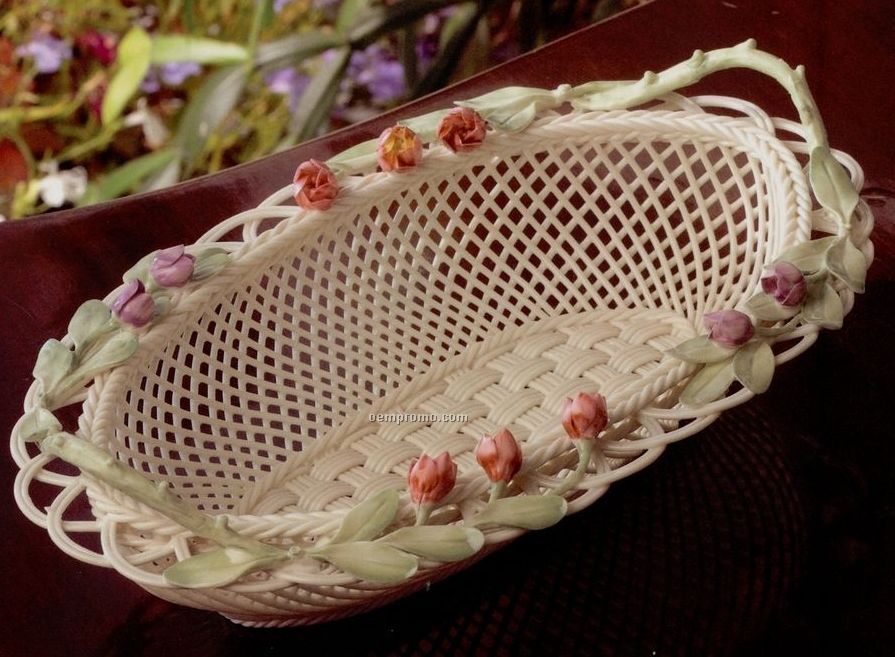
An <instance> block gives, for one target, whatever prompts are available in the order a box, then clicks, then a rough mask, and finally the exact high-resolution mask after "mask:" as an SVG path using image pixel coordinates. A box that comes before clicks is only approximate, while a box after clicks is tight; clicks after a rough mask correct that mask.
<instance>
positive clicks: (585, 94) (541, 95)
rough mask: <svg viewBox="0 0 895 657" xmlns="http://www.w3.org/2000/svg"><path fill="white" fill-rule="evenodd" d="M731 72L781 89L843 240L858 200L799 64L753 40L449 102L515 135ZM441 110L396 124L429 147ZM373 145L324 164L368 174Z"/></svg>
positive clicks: (815, 183) (819, 193)
mask: <svg viewBox="0 0 895 657" xmlns="http://www.w3.org/2000/svg"><path fill="white" fill-rule="evenodd" d="M731 68H747V69H752V70H754V71H758V72H760V73H764V74H765V75H768V76H770V77H771V78H773V79H774V80H776V81H777V82H778V83H780V85H781V86H783V88H784V89H786V91H788V92H789V95H790V97H791V98H792V101H793V104H794V105H795V107H796V110H797V111H798V113H799V120H800V121H801V123H802V125H803V126H804V128H805V136H806V141H807V143H808V146H809V151H810V165H809V171H808V173H809V178H810V181H809V182H810V184H811V188H812V190H813V191H814V195H815V196H816V197H817V200H818V201H819V202H820V204H821V205H822V206H823V207H824V208H826V209H827V210H829V211H830V212H831V213H832V214H833V215H835V216H836V217H837V218H838V220H839V224H840V231H839V233H840V236H845V235H848V234H849V233H850V231H851V226H852V215H853V214H854V212H855V208H856V207H857V205H858V201H859V198H858V193H857V191H856V190H855V188H854V186H853V185H852V183H851V179H850V178H849V175H848V173H847V172H846V170H845V168H844V167H843V166H842V164H840V163H839V161H838V160H836V158H835V157H833V155H832V153H831V152H830V147H829V144H828V143H827V133H826V130H825V128H824V124H823V120H822V119H821V116H820V112H819V111H818V109H817V104H816V103H815V102H814V98H813V97H812V95H811V91H810V90H809V89H808V84H807V83H806V81H805V67H804V66H801V65H799V66H796V67H795V68H792V67H790V66H789V64H787V63H786V62H785V61H783V60H782V59H780V58H779V57H776V56H774V55H771V54H770V53H767V52H764V51H762V50H758V49H757V48H756V42H755V39H748V40H747V41H744V42H743V43H740V44H738V45H736V46H732V47H730V48H719V49H717V50H710V51H709V52H703V51H701V50H696V51H694V52H693V55H692V56H691V57H690V58H689V59H687V60H686V61H683V62H681V63H679V64H675V65H674V66H672V67H670V68H667V69H665V70H663V71H660V72H658V73H655V72H653V71H647V72H646V73H644V74H643V76H642V77H641V78H640V79H639V80H614V81H601V82H585V83H584V84H580V85H577V86H572V85H569V84H562V85H560V86H558V87H556V88H555V89H541V88H537V87H505V88H503V89H498V90H496V91H492V92H489V93H486V94H484V95H482V96H478V97H476V98H471V99H468V100H463V101H458V102H457V103H456V105H458V106H460V107H468V108H470V109H473V110H476V111H477V112H478V113H479V114H481V115H482V116H483V117H484V118H485V119H487V120H488V122H489V123H490V124H491V125H492V126H493V127H494V128H496V129H499V130H502V131H507V132H516V131H519V130H523V129H524V128H526V127H528V125H530V124H531V123H532V122H533V121H534V120H535V119H536V118H537V116H538V114H539V113H540V112H543V111H545V110H553V109H557V108H559V107H561V106H562V105H564V104H566V103H571V105H572V107H573V108H575V109H580V110H586V111H602V110H619V109H628V108H631V107H636V106H638V105H642V104H644V103H646V102H649V101H651V100H655V99H656V98H658V97H660V96H663V95H665V94H668V93H671V92H673V91H676V90H678V89H681V88H683V87H687V86H689V85H691V84H694V83H696V82H699V81H700V80H701V79H703V78H704V77H706V76H708V75H710V74H712V73H715V72H717V71H723V70H726V69H731ZM448 111H449V110H447V109H442V110H437V111H435V112H431V113H429V114H424V115H422V116H418V117H415V118H412V119H407V120H403V121H400V123H401V124H402V125H406V126H407V127H409V128H411V129H412V130H413V131H414V132H416V133H417V135H418V136H419V137H420V139H421V140H422V141H424V142H433V141H435V140H436V132H437V126H438V123H439V122H440V120H441V118H442V117H444V115H445V114H446V113H447V112H448ZM376 145H377V140H376V139H372V140H369V141H365V142H362V143H360V144H357V145H356V146H354V147H352V148H349V149H348V150H346V151H343V152H342V153H339V154H338V155H335V156H333V157H331V158H330V159H329V160H327V165H328V166H329V167H330V168H331V169H333V170H334V171H336V172H337V173H338V174H340V175H351V174H355V173H365V172H368V171H372V170H374V169H375V167H376Z"/></svg>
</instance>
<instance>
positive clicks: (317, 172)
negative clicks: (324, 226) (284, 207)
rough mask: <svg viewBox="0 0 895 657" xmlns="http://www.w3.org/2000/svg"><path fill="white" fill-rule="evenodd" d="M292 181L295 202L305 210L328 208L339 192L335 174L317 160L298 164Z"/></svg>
mask: <svg viewBox="0 0 895 657" xmlns="http://www.w3.org/2000/svg"><path fill="white" fill-rule="evenodd" d="M292 182H293V187H292V191H293V195H294V197H295V202H296V203H298V205H299V207H302V208H305V209H306V210H328V209H329V208H330V206H331V205H332V204H333V201H334V200H335V199H336V196H337V195H338V194H339V182H338V180H336V174H335V173H333V171H332V169H330V168H329V167H328V166H326V165H325V164H323V163H322V162H318V161H317V160H308V161H307V162H302V163H301V164H300V165H298V168H297V169H296V170H295V177H294V178H293V179H292Z"/></svg>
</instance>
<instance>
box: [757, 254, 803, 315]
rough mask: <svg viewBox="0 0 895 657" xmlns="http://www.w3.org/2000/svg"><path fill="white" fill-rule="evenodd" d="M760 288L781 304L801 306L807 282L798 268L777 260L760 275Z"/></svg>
mask: <svg viewBox="0 0 895 657" xmlns="http://www.w3.org/2000/svg"><path fill="white" fill-rule="evenodd" d="M761 289H762V290H764V292H765V294H767V295H768V296H770V297H772V298H773V299H774V300H775V301H776V302H777V303H779V304H780V305H781V306H788V307H795V306H801V305H802V302H803V301H804V300H805V297H806V296H807V295H808V283H806V282H805V277H804V276H803V275H802V272H801V271H799V268H798V267H796V266H795V265H793V264H792V263H789V262H778V263H777V264H776V265H774V266H773V267H772V268H771V269H770V271H768V272H767V273H766V274H765V275H764V276H762V277H761Z"/></svg>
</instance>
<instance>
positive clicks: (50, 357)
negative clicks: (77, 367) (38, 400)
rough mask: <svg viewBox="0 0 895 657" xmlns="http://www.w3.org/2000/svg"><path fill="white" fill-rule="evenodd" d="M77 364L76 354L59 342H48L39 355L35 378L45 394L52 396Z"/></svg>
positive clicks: (34, 372) (35, 365) (35, 367)
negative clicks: (54, 390)
mask: <svg viewBox="0 0 895 657" xmlns="http://www.w3.org/2000/svg"><path fill="white" fill-rule="evenodd" d="M74 362H75V354H74V352H73V351H72V350H71V349H69V348H68V347H66V346H65V345H64V344H62V343H61V342H59V340H53V339H51V340H47V341H46V342H44V344H43V346H42V347H41V348H40V351H39V352H38V354H37V361H36V362H35V363H34V370H33V372H32V373H33V374H34V378H35V379H37V380H38V382H39V383H40V385H41V387H42V388H43V391H44V393H45V394H47V395H50V394H51V393H52V392H53V389H54V388H55V387H56V386H57V385H58V384H59V382H60V381H61V380H62V379H63V378H64V377H65V376H66V375H67V374H68V373H69V372H71V369H72V367H73V366H74Z"/></svg>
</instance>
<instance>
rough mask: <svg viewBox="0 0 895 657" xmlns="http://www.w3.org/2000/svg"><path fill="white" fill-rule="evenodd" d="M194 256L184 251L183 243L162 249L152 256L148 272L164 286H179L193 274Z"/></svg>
mask: <svg viewBox="0 0 895 657" xmlns="http://www.w3.org/2000/svg"><path fill="white" fill-rule="evenodd" d="M195 263H196V258H195V257H193V256H191V255H190V254H188V253H186V251H185V250H184V248H183V244H178V245H177V246H172V247H170V248H167V249H162V250H161V251H159V252H158V253H156V254H155V256H154V257H153V258H152V265H150V267H149V273H150V274H151V275H152V278H153V279H155V282H156V283H158V284H159V285H164V286H165V287H181V286H182V285H185V284H186V283H187V282H188V281H189V280H190V278H191V277H192V276H193V268H194V266H195Z"/></svg>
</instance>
